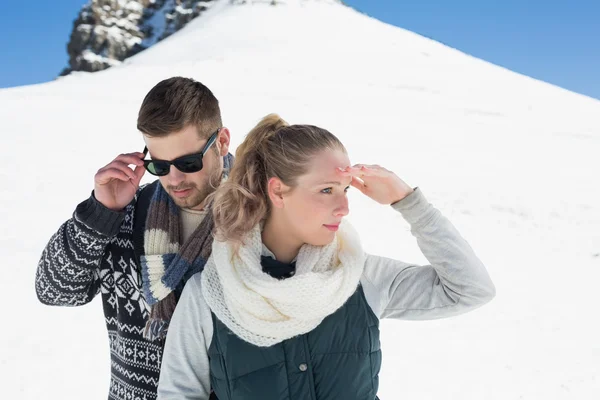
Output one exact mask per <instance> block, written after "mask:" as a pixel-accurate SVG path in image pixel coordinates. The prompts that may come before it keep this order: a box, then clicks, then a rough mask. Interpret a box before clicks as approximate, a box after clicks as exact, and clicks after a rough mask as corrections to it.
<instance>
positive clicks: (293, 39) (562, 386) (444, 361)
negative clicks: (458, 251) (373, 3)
mask: <svg viewBox="0 0 600 400" xmlns="http://www.w3.org/2000/svg"><path fill="white" fill-rule="evenodd" d="M254 3H255V4H252V5H250V4H246V5H235V6H233V5H230V2H229V0H224V1H220V2H218V3H216V4H215V5H214V6H213V7H211V8H210V10H208V11H206V13H203V14H202V16H201V17H200V18H198V19H196V20H193V21H192V22H190V23H189V24H188V25H187V26H186V27H185V28H183V29H182V30H181V31H180V32H178V33H176V34H174V35H172V36H170V37H169V38H167V39H165V40H164V41H161V42H159V43H157V44H156V45H155V46H153V47H152V48H151V49H149V50H146V51H144V52H142V53H140V54H138V55H136V56H135V57H133V58H131V59H129V60H126V61H125V62H124V63H123V64H121V65H119V66H116V67H113V68H111V69H109V70H106V71H102V72H98V73H94V74H88V73H78V74H73V75H71V76H67V77H64V78H61V79H58V80H57V81H54V82H49V83H46V84H41V85H34V86H27V87H20V88H13V89H4V90H0V120H2V121H3V136H2V144H3V145H2V146H1V147H0V156H1V158H2V160H3V165H4V168H2V169H0V179H1V181H2V183H3V186H4V187H5V189H4V190H3V191H2V192H0V220H2V221H3V228H4V229H2V232H1V233H0V249H1V250H2V252H3V254H4V256H5V267H4V269H3V270H4V271H5V278H4V279H2V280H0V291H1V292H2V293H4V294H5V297H4V301H5V302H6V306H5V307H4V318H3V320H4V325H3V329H2V330H1V333H0V343H2V345H1V346H2V349H1V351H0V354H1V355H0V365H1V366H2V370H3V376H4V382H5V385H4V388H3V393H4V395H3V398H7V399H8V398H10V399H40V398H44V399H59V398H60V399H81V398H86V399H105V398H106V393H107V391H108V382H109V371H110V361H109V349H108V340H107V337H106V331H105V325H104V320H103V316H102V307H101V302H100V300H98V299H97V300H95V301H94V302H93V303H91V304H89V305H87V306H84V307H80V308H51V307H47V306H43V305H41V304H39V303H38V302H37V299H36V296H35V293H34V276H35V269H36V266H37V261H38V259H39V256H40V253H41V251H42V249H43V247H44V246H45V244H46V242H47V240H48V239H49V238H50V236H51V235H52V233H53V232H54V231H55V230H56V229H58V227H59V225H60V224H61V223H62V222H63V221H65V220H66V219H67V218H69V217H70V215H71V213H72V212H73V210H74V209H75V206H76V205H77V204H78V203H79V202H80V201H82V200H84V199H85V198H86V197H87V196H89V194H90V192H91V190H92V188H93V176H94V173H95V172H96V171H97V170H98V169H99V168H100V167H102V166H104V165H105V164H107V163H108V162H110V161H111V160H112V159H113V158H114V157H115V156H117V155H118V154H119V153H123V152H130V151H140V150H141V149H142V147H143V141H142V138H141V135H140V134H139V132H137V131H136V117H137V112H138V109H139V106H140V104H141V101H142V99H143V97H144V96H145V94H146V93H147V92H148V90H150V88H151V87H152V86H153V85H154V84H156V83H157V82H158V81H159V80H161V79H163V78H166V77H170V76H174V75H182V76H190V77H194V78H196V79H198V80H200V81H202V82H203V83H205V84H206V85H207V86H209V87H210V88H211V89H212V90H213V91H214V93H215V94H216V95H217V97H218V98H219V99H220V102H221V107H222V111H223V117H224V121H225V124H226V126H228V127H229V128H230V130H231V132H232V134H233V145H234V146H233V147H234V148H235V146H237V144H239V143H240V141H241V140H242V139H243V136H244V135H245V134H246V133H247V132H248V131H249V129H250V128H251V127H253V126H254V124H255V123H256V122H257V121H258V120H259V119H260V118H261V117H262V116H264V115H266V114H268V113H270V112H278V113H280V114H281V115H282V116H283V117H284V118H286V119H287V120H288V121H289V122H292V123H311V124H316V125H319V126H323V127H325V128H327V129H329V130H330V131H332V132H333V133H335V134H336V135H338V136H339V137H340V139H341V140H342V141H343V142H344V143H345V144H346V147H347V148H348V151H349V153H350V157H351V160H353V162H357V163H358V162H364V163H378V164H381V165H383V166H385V167H387V168H388V169H391V170H393V171H395V172H396V173H397V174H398V175H399V176H400V177H401V178H403V179H404V180H405V181H406V182H407V183H409V184H411V185H413V186H419V187H420V188H421V189H422V190H423V192H424V193H425V195H426V196H427V197H428V199H429V200H430V201H431V202H432V203H433V204H434V205H435V206H436V207H437V208H439V209H440V210H441V211H442V212H443V213H444V215H446V216H447V217H448V218H450V220H451V221H452V222H453V223H454V224H455V225H456V226H457V228H458V229H459V231H460V232H461V233H462V234H463V236H464V237H465V238H466V239H467V240H468V241H469V243H470V244H471V246H472V247H473V248H474V249H475V251H476V253H477V254H478V255H479V257H480V258H481V259H482V261H483V262H484V263H485V264H486V266H487V268H488V270H489V271H490V274H491V276H492V278H493V280H494V282H495V284H496V287H497V291H498V294H497V297H496V298H495V299H494V300H493V301H492V302H491V303H490V304H488V305H486V306H484V307H483V308H481V309H478V310H476V311H474V312H472V313H469V314H466V315H463V316H460V317H456V318H452V319H447V320H438V321H428V322H408V321H382V324H381V330H382V346H383V368H382V371H381V375H380V393H379V395H380V398H382V399H397V398H406V399H440V398H446V399H455V398H461V399H466V400H470V399H478V400H479V399H486V400H495V399H498V400H506V399H544V400H555V399H565V400H566V399H569V400H570V399H578V400H579V399H584V400H588V399H589V400H592V399H593V400H595V399H598V398H600V341H598V337H600V322H599V320H598V317H597V315H598V305H599V304H600V303H599V301H598V296H597V290H598V289H597V286H598V285H597V282H598V281H599V279H600V268H599V267H600V230H599V227H600V188H599V186H598V176H599V171H600V157H599V154H600V119H599V118H598V116H599V115H600V102H599V101H597V100H594V99H591V98H588V97H585V96H582V95H578V94H575V93H571V92H568V91H566V90H564V89H560V88H557V87H555V86H552V85H549V84H546V83H543V82H540V81H537V80H534V79H531V78H528V77H525V76H522V75H519V74H516V73H513V72H511V71H508V70H506V69H504V68H500V67H497V66H494V65H492V64H489V63H487V62H485V61H482V60H478V59H475V58H473V57H471V56H468V55H466V54H463V53H461V52H459V51H456V50H454V49H451V48H448V47H446V46H444V45H442V44H439V43H436V42H434V41H432V40H430V39H426V38H423V37H420V36H418V35H416V34H414V33H411V32H408V31H405V30H402V29H400V28H396V27H392V26H389V25H386V24H383V23H381V22H379V21H376V20H374V19H372V18H369V17H367V16H365V15H362V14H360V13H358V12H355V11H353V10H351V9H349V8H347V7H344V6H342V5H338V4H333V3H330V2H317V1H308V0H307V1H300V0H296V1H292V2H289V4H282V5H277V6H270V5H268V4H262V3H259V2H258V1H255V2H254ZM157 14H158V13H157ZM145 180H146V181H150V180H151V178H150V177H145ZM350 201H351V210H352V213H351V214H350V216H349V217H348V218H349V219H350V220H351V222H352V223H353V224H354V225H355V226H356V227H357V228H358V229H359V231H361V232H362V239H363V241H364V244H365V247H366V248H367V250H368V251H370V252H373V253H376V254H380V255H385V256H389V257H395V258H399V259H402V260H405V261H410V262H419V263H426V262H427V261H426V260H425V258H424V257H423V255H422V254H421V253H420V251H419V249H418V247H417V245H416V243H415V240H414V238H413V237H412V236H411V234H410V230H409V226H408V224H407V223H406V222H404V221H403V220H402V219H401V217H399V216H398V215H396V214H394V213H393V212H392V211H391V210H390V209H389V208H387V207H382V206H378V205H376V204H374V203H373V202H371V201H370V200H368V199H365V198H363V197H362V196H361V195H360V194H358V193H357V192H356V191H352V192H351V194H350Z"/></svg>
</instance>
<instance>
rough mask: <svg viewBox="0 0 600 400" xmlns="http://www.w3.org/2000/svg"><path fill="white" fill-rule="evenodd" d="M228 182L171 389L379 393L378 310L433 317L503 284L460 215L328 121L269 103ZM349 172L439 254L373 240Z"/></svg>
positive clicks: (237, 399) (182, 392)
mask: <svg viewBox="0 0 600 400" xmlns="http://www.w3.org/2000/svg"><path fill="white" fill-rule="evenodd" d="M236 158H237V159H236V163H235V166H234V167H233V169H232V171H231V173H230V177H229V180H228V181H227V182H226V183H224V185H223V186H222V187H221V188H220V189H219V190H218V191H217V192H216V194H215V199H214V204H213V213H214V217H215V229H216V240H215V242H214V243H213V251H212V255H211V257H210V259H209V260H208V262H207V264H206V267H205V269H204V271H203V272H202V273H199V274H196V275H195V276H194V277H192V278H191V279H190V280H189V282H188V284H187V286H186V287H185V289H184V291H183V293H182V297H181V299H180V301H179V305H178V306H177V309H176V311H175V314H174V316H173V319H172V321H171V324H170V328H169V333H168V335H167V341H166V346H165V352H164V358H163V364H162V368H161V375H160V382H159V388H158V393H159V399H208V398H209V396H210V395H211V392H212V396H213V398H214V397H216V398H218V399H219V400H250V399H261V400H269V399H277V400H279V399H281V400H283V399H287V400H296V399H312V400H329V399H331V400H334V399H335V400H339V399H343V400H352V399H357V400H358V399H360V400H367V399H369V400H373V399H376V398H377V387H378V374H379V369H380V365H381V351H380V343H379V319H381V318H396V319H413V320H414V319H433V318H442V317H448V316H452V315H457V314H461V313H464V312H467V311H469V310H472V309H474V308H476V307H479V306H481V305H482V304H484V303H486V302H488V301H489V300H490V299H492V297H493V296H494V294H495V289H494V285H493V283H492V282H491V280H490V277H489V276H488V273H487V272H486V269H485V267H484V266H483V265H482V263H481V261H480V260H479V259H478V258H477V256H476V255H475V254H474V253H473V251H472V249H471V247H470V246H469V245H468V243H467V242H466V241H465V240H464V239H463V238H462V237H461V236H460V234H459V233H458V232H457V231H456V229H455V228H454V227H453V226H452V224H451V223H450V222H449V221H448V220H447V219H446V218H445V217H443V216H442V215H441V214H440V212H439V211H438V210H437V209H435V208H434V207H433V206H432V205H431V204H429V203H428V202H427V200H426V199H425V197H424V195H423V194H422V193H421V191H420V189H419V188H414V189H412V188H411V187H410V186H408V185H407V184H406V183H405V182H403V181H402V180H401V179H400V178H398V177H397V176H396V175H395V174H394V173H392V172H390V171H388V170H386V169H385V168H382V167H380V166H376V165H372V166H367V165H360V164H359V165H354V166H350V161H349V159H348V155H347V154H346V150H345V148H344V146H343V145H342V143H341V142H340V141H339V140H338V139H337V138H336V137H335V136H334V135H332V134H331V133H329V132H328V131H326V130H324V129H321V128H317V127H314V126H308V125H292V126H289V125H288V124H287V123H285V121H283V120H282V119H281V118H279V117H278V116H277V115H274V114H272V115H269V116H267V117H265V118H264V119H263V120H262V121H261V122H260V123H259V124H258V125H257V126H256V127H255V128H254V129H253V130H252V131H251V132H250V133H249V134H248V136H247V137H246V139H245V141H244V142H243V143H242V144H241V145H240V147H239V148H238V150H237V152H236ZM350 186H353V187H355V188H357V189H358V190H360V191H361V192H362V193H364V194H365V195H367V196H369V197H370V198H372V199H373V200H375V201H377V202H379V203H381V204H388V205H391V206H392V208H393V209H394V210H395V211H396V212H399V213H401V214H402V216H403V217H404V218H405V219H406V220H407V221H408V222H409V223H410V225H411V232H412V233H413V235H414V236H415V237H416V239H417V243H418V245H419V247H420V248H421V250H422V252H423V254H424V255H425V256H426V257H427V259H428V261H429V262H430V263H431V265H427V266H416V265H410V264H407V263H404V262H401V261H396V260H391V259H387V258H382V257H377V256H373V255H368V254H365V253H364V252H363V250H362V248H361V245H360V240H359V238H358V235H357V233H356V232H355V231H354V230H353V229H352V227H351V226H350V225H349V224H348V223H346V222H345V221H344V220H343V218H344V217H345V216H346V215H347V214H348V211H349V210H348V200H347V197H346V191H347V190H348V188H349V187H350Z"/></svg>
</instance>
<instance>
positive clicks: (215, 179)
mask: <svg viewBox="0 0 600 400" xmlns="http://www.w3.org/2000/svg"><path fill="white" fill-rule="evenodd" d="M215 130H216V128H215ZM144 140H145V141H146V146H147V147H148V152H149V155H150V156H151V157H152V158H153V159H158V160H167V161H172V160H174V159H176V158H179V157H182V156H186V155H190V154H195V153H199V152H200V151H202V149H203V148H204V145H205V144H206V142H207V140H208V136H207V137H202V138H201V137H200V135H199V134H198V129H197V127H196V126H194V125H190V126H187V127H186V128H184V129H182V130H181V131H179V132H173V133H171V134H169V135H168V136H164V137H149V136H146V135H144ZM228 148H229V131H228V130H227V128H223V129H221V130H220V132H219V134H218V136H217V140H216V141H215V144H213V145H212V146H211V147H210V149H208V150H207V151H206V153H205V154H204V157H203V159H202V164H203V167H202V169H201V170H200V171H198V172H194V173H191V174H186V173H183V172H181V171H179V170H178V169H177V168H175V166H173V165H171V169H170V170H169V173H168V174H167V175H165V176H160V177H158V178H159V180H160V183H161V184H162V186H163V188H164V189H165V190H166V191H167V193H168V194H169V196H171V198H172V199H173V201H174V202H175V204H177V205H178V206H179V207H181V208H189V209H193V210H201V209H202V208H204V200H205V199H206V196H208V195H209V194H211V193H212V192H214V191H215V190H216V188H217V187H218V186H219V184H220V183H221V175H222V172H223V156H224V155H226V154H227V152H228Z"/></svg>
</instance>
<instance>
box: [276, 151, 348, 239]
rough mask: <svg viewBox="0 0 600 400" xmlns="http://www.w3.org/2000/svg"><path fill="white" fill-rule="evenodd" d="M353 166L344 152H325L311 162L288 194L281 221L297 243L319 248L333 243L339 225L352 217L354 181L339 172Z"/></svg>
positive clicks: (285, 198) (283, 201)
mask: <svg viewBox="0 0 600 400" xmlns="http://www.w3.org/2000/svg"><path fill="white" fill-rule="evenodd" d="M349 165H350V160H349V159H348V155H347V154H346V153H345V152H344V151H342V150H323V151H322V152H321V153H318V154H317V155H316V156H315V157H314V158H313V159H312V160H311V162H310V167H309V170H308V172H307V173H306V174H305V175H301V176H300V177H299V178H298V181H297V183H298V184H297V186H296V187H294V188H293V189H291V190H289V191H287V192H285V193H284V194H283V195H282V197H283V199H282V203H283V207H282V208H280V211H281V212H280V213H278V214H279V215H280V217H281V218H283V219H284V221H282V222H284V223H285V224H286V225H284V226H289V227H290V231H291V232H290V233H291V235H293V239H295V240H297V241H299V242H301V243H308V244H311V245H315V246H324V245H326V244H328V243H330V242H331V241H332V240H333V239H334V237H335V233H336V231H337V230H338V228H339V225H340V223H341V221H342V218H344V217H345V216H346V215H348V213H349V211H350V210H349V209H348V198H347V197H346V192H347V191H348V188H349V185H350V181H351V178H350V177H347V176H344V175H343V174H341V173H340V172H339V171H338V170H337V168H345V167H347V166H349Z"/></svg>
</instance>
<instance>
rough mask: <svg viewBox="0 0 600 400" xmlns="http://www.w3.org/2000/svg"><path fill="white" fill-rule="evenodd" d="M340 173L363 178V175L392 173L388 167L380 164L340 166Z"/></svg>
mask: <svg viewBox="0 0 600 400" xmlns="http://www.w3.org/2000/svg"><path fill="white" fill-rule="evenodd" d="M337 170H338V171H339V172H340V173H342V174H343V175H345V176H355V177H359V178H362V177H363V176H381V177H383V176H386V175H388V174H389V173H390V171H388V170H387V169H385V168H383V167H380V166H379V165H365V164H356V165H353V166H351V167H346V168H338V169H337Z"/></svg>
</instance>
